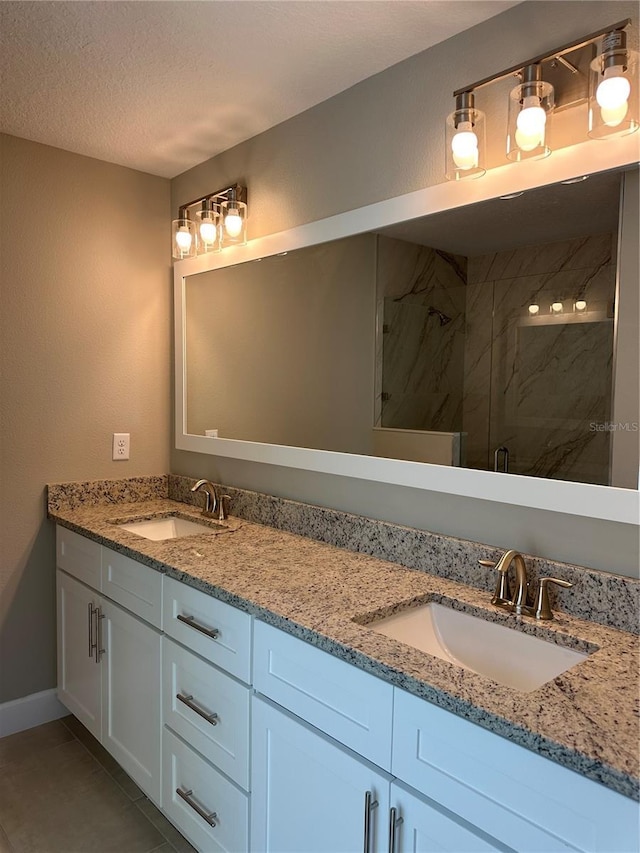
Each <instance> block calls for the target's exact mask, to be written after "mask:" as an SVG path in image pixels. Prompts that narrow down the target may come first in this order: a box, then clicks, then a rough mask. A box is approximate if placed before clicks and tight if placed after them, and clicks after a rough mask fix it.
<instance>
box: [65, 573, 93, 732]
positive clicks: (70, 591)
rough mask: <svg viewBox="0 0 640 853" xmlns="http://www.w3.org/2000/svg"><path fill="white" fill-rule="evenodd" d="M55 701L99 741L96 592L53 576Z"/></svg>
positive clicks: (75, 582)
mask: <svg viewBox="0 0 640 853" xmlns="http://www.w3.org/2000/svg"><path fill="white" fill-rule="evenodd" d="M56 587H57V609H58V698H59V699H60V701H61V702H62V703H63V705H65V706H66V707H67V708H68V709H69V710H70V711H71V713H72V714H74V715H75V716H76V717H77V718H78V719H79V720H80V722H81V723H82V724H83V725H85V726H86V727H87V728H88V729H89V731H90V732H91V734H92V735H94V737H96V738H98V740H100V738H101V737H102V723H101V719H102V716H101V715H102V710H101V702H102V686H101V677H100V665H99V664H98V663H96V652H95V638H96V618H97V616H96V611H97V607H98V604H99V602H100V596H99V595H98V593H97V592H95V591H94V590H92V589H89V587H87V586H85V585H84V584H82V583H80V582H79V581H77V580H75V579H74V578H72V577H69V575H67V574H65V573H64V572H61V571H58V572H56Z"/></svg>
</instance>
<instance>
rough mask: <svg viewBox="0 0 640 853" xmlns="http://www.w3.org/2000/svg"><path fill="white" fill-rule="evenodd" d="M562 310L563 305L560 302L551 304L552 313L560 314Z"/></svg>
mask: <svg viewBox="0 0 640 853" xmlns="http://www.w3.org/2000/svg"><path fill="white" fill-rule="evenodd" d="M563 309H564V305H563V304H562V302H552V303H551V311H552V313H554V314H562V311H563Z"/></svg>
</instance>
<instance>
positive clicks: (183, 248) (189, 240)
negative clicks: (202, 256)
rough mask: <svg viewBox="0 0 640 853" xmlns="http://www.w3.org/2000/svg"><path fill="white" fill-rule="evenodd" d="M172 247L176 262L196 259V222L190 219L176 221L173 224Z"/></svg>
mask: <svg viewBox="0 0 640 853" xmlns="http://www.w3.org/2000/svg"><path fill="white" fill-rule="evenodd" d="M171 245H172V254H173V257H174V258H175V259H176V260H178V261H181V260H183V259H184V258H195V256H196V251H197V231H196V224H195V222H192V221H191V220H190V219H174V220H173V222H172V223H171Z"/></svg>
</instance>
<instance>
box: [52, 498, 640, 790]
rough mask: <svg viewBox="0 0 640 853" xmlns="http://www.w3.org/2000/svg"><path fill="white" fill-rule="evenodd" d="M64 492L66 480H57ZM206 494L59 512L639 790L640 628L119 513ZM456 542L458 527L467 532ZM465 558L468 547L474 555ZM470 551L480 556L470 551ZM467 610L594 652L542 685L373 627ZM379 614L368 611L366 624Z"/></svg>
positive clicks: (465, 712)
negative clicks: (167, 530) (539, 610)
mask: <svg viewBox="0 0 640 853" xmlns="http://www.w3.org/2000/svg"><path fill="white" fill-rule="evenodd" d="M54 494H55V493H54ZM170 512H179V513H180V514H181V515H183V516H184V517H188V518H196V519H197V518H199V512H198V510H197V509H196V508H195V507H189V506H187V505H185V504H184V503H176V502H173V501H171V500H168V499H165V498H154V499H150V500H135V501H133V502H130V503H128V504H127V503H118V505H117V506H116V505H115V504H114V503H113V502H110V501H109V502H103V503H102V504H100V503H97V504H91V503H85V504H84V505H82V506H79V505H77V503H76V502H75V501H74V505H73V506H65V505H64V503H63V501H61V500H59V499H56V500H55V505H54V503H52V504H51V505H50V517H51V518H52V519H54V520H55V521H57V522H58V523H60V524H63V525H64V526H65V527H68V528H70V529H72V530H75V531H76V532H78V533H81V534H84V535H86V536H89V537H90V538H92V539H94V540H96V541H98V542H100V543H102V544H104V545H106V546H108V547H111V548H114V549H115V550H117V551H120V552H122V553H124V554H126V555H128V556H130V557H133V558H134V559H137V560H139V561H140V562H142V563H145V564H146V565H148V566H151V567H152V568H154V569H157V570H159V571H163V572H166V573H167V574H168V575H170V576H171V577H174V578H176V579H178V580H180V581H183V582H185V583H188V584H190V585H191V586H194V587H197V588H199V589H202V590H204V591H206V592H207V593H209V594H211V595H214V596H216V597H218V598H220V599H222V600H223V601H227V602H229V603H230V604H232V605H235V606H236V607H239V608H241V609H242V610H245V611H247V612H249V613H252V614H254V615H255V616H257V617H259V618H261V619H263V620H264V621H266V622H269V623H270V624H272V625H275V626H276V627H278V628H281V629H283V630H285V631H288V632H289V633H292V634H294V635H295V636H298V637H300V638H302V639H304V640H308V641H309V642H311V643H313V644H314V645H316V646H317V647H319V648H322V649H325V650H326V651H328V652H330V653H332V654H334V655H336V656H337V657H340V658H341V659H343V660H346V661H348V662H350V663H353V664H355V665H356V666H358V667H360V668H361V669H364V670H366V671H368V672H371V673H373V674H374V675H377V676H379V677H381V678H384V679H385V680H387V681H390V682H391V683H393V684H395V685H398V686H399V687H402V688H403V689H405V690H408V691H409V692H411V693H414V694H416V695H418V696H421V697H423V698H425V699H427V700H429V701H430V702H433V703H435V704H436V705H439V706H440V707H442V708H445V709H447V710H450V711H452V712H453V713H455V714H457V715H459V716H462V717H464V718H466V719H468V720H470V721H472V722H474V723H477V724H479V725H481V726H483V727H485V728H488V729H490V730H491V731H493V732H496V733H497V734H500V735H502V736H504V737H506V738H508V739H509V740H511V741H513V742H515V743H518V744H520V745H522V746H524V747H526V748H528V749H531V750H533V751H535V752H537V753H539V754H540V755H543V756H545V757H547V758H550V759H551V760H553V761H556V762H558V763H559V764H561V765H563V766H565V767H568V768H570V769H572V770H575V771H577V772H579V773H581V774H583V775H585V776H586V777H588V778H590V779H593V780H595V781H598V782H601V783H602V784H604V785H606V786H607V787H609V788H611V789H613V790H615V791H619V792H620V793H622V794H625V795H626V796H629V797H632V798H634V799H639V798H640V797H639V779H638V777H639V756H638V734H639V727H638V695H639V693H638V689H639V673H638V663H639V654H638V638H637V637H636V636H634V635H632V634H629V633H625V632H622V631H617V630H614V629H611V628H608V627H605V626H603V625H600V624H597V623H593V622H586V621H582V620H579V619H577V618H575V617H573V616H570V615H568V614H566V613H562V614H559V615H558V618H557V619H555V620H554V621H553V622H551V623H546V624H545V625H544V626H541V625H539V624H536V623H535V622H533V621H532V620H522V619H517V618H516V617H514V616H511V615H509V614H506V613H504V612H503V611H500V610H498V609H497V608H494V607H492V606H491V604H490V603H489V600H488V596H487V593H486V591H484V590H479V589H476V588H474V587H473V586H468V585H466V584H465V585H463V584H461V583H459V582H458V581H457V580H451V579H447V578H444V577H439V576H436V575H434V574H429V573H428V572H426V571H413V570H410V569H406V568H403V567H402V566H400V565H397V564H395V563H392V562H388V561H384V560H380V559H379V558H377V557H373V556H369V555H366V554H362V553H360V554H358V553H353V552H350V551H348V550H344V549H342V548H336V547H334V546H331V545H327V544H325V543H320V542H317V541H314V540H313V539H310V538H303V537H300V536H297V535H295V534H291V533H288V532H286V531H283V530H279V529H275V528H274V527H266V526H262V525H260V524H256V523H254V522H252V521H249V520H246V519H245V520H243V521H242V522H240V521H236V520H234V519H233V517H232V522H233V523H232V529H230V530H229V531H228V532H225V533H223V534H217V535H215V536H212V535H210V534H209V533H208V532H205V533H203V534H202V535H197V536H193V537H187V538H184V539H181V540H176V541H165V542H153V541H150V540H147V539H143V538H141V537H139V536H136V535H135V534H133V533H128V532H126V531H124V530H122V528H119V527H117V526H116V525H115V524H114V523H113V521H114V519H124V518H131V519H133V518H135V519H140V518H145V517H153V516H154V515H157V514H165V515H166V514H167V513H170ZM454 541H456V540H454ZM460 556H461V557H462V555H460ZM464 559H465V560H466V559H468V557H464ZM428 600H435V601H444V602H445V603H449V604H453V605H454V606H456V607H457V608H458V609H464V610H468V611H470V612H475V613H481V614H482V615H483V616H485V618H488V619H491V620H493V621H498V622H501V623H503V624H507V625H510V626H513V627H516V628H517V629H518V630H523V631H526V632H527V633H533V634H536V635H538V636H541V637H543V638H544V639H547V640H550V641H551V642H555V643H558V644H560V645H568V646H571V647H573V648H577V649H579V650H583V651H588V650H592V649H593V648H594V647H597V651H593V652H592V653H591V654H590V656H589V657H588V659H587V660H586V661H584V662H583V663H581V664H579V665H578V666H576V667H574V668H572V669H571V670H569V671H568V672H566V673H564V674H563V675H561V676H559V677H557V678H555V679H554V680H553V681H551V682H549V683H547V684H545V685H544V686H543V687H541V688H539V689H538V690H535V691H533V692H531V693H522V692H519V691H516V690H513V689H511V688H508V687H504V686H502V685H499V684H496V683H495V682H493V681H490V680H489V679H486V678H484V677H482V676H480V675H477V674H476V673H473V672H471V671H468V670H463V669H460V668H458V667H456V666H454V665H452V664H449V663H446V662H445V661H441V660H439V659H437V658H434V657H431V656H430V655H426V654H424V653H422V652H420V651H417V650H415V649H413V648H411V647H409V646H406V645H404V644H402V643H399V642H397V641H395V640H391V639H389V638H387V637H384V636H382V635H380V634H378V633H376V632H374V631H372V630H371V629H369V628H367V626H366V623H367V621H370V620H371V619H372V617H373V616H374V615H386V614H390V613H392V612H394V611H396V610H398V609H401V608H403V607H406V606H407V605H408V604H410V603H411V602H416V601H428ZM363 623H365V624H363Z"/></svg>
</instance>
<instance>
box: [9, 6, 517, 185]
mask: <svg viewBox="0 0 640 853" xmlns="http://www.w3.org/2000/svg"><path fill="white" fill-rule="evenodd" d="M515 5H517V2H516V0H277V2H271V0H195V2H194V0H162V1H161V2H156V0H136V2H130V0H118V2H113V0H89V2H87V0H80V2H78V0H71V2H66V0H55V2H49V0H34V1H33V2H32V1H31V0H0V74H1V77H0V130H2V131H4V132H5V133H10V134H13V135H15V136H21V137H24V138H26V139H31V140H34V141H36V142H43V143H46V144H48V145H53V146H56V147H58V148H64V149H67V150H69V151H74V152H77V153H80V154H86V155H88V156H91V157H98V158H100V159H102V160H107V161H109V162H113V163H120V164H122V165H124V166H130V167H132V168H134V169H139V170H141V171H144V172H151V173H152V174H156V175H162V176H165V177H173V176H175V175H177V174H180V173H181V172H183V171H185V170H186V169H189V168H190V167H192V166H194V165H196V164H197V163H201V162H202V161H203V160H206V159H208V158H209V157H212V156H214V155H216V154H218V153H220V152H221V151H224V150H226V149H228V148H230V147H231V146H233V145H236V144H237V143H239V142H241V141H243V140H245V139H248V138H250V137H252V136H255V135H256V134H257V133H260V132H262V131H264V130H266V129H268V128H269V127H273V126H274V125H276V124H278V123H279V122H281V121H284V120H285V119H287V118H290V117H291V116H293V115H296V114H297V113H300V112H302V111H303V110H305V109H308V108H309V107H312V106H313V105H315V104H318V103H320V102H321V101H323V100H325V99H327V98H330V97H331V96H332V95H335V94H337V93H338V92H341V91H343V90H344V89H347V88H349V87H350V86H353V85H354V84H355V83H357V82H359V81H360V80H363V79H365V78H366V77H370V76H371V75H372V74H376V73H377V72H379V71H382V70H383V69H385V68H388V67H389V66H391V65H394V64H395V63H397V62H400V61H401V60H403V59H406V58H407V57H408V56H412V55H414V54H416V53H419V52H420V51H422V50H426V49H427V48H428V47H430V46H431V45H434V44H437V43H438V42H441V41H443V40H445V39H447V38H449V37H451V36H452V35H455V34H456V33H458V32H461V31H462V30H465V29H468V28H469V27H471V26H474V25H475V24H477V23H479V22H481V21H483V20H486V19H487V18H490V17H492V16H493V15H497V14H499V13H500V12H502V11H504V10H505V9H507V8H509V7H510V6H515Z"/></svg>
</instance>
